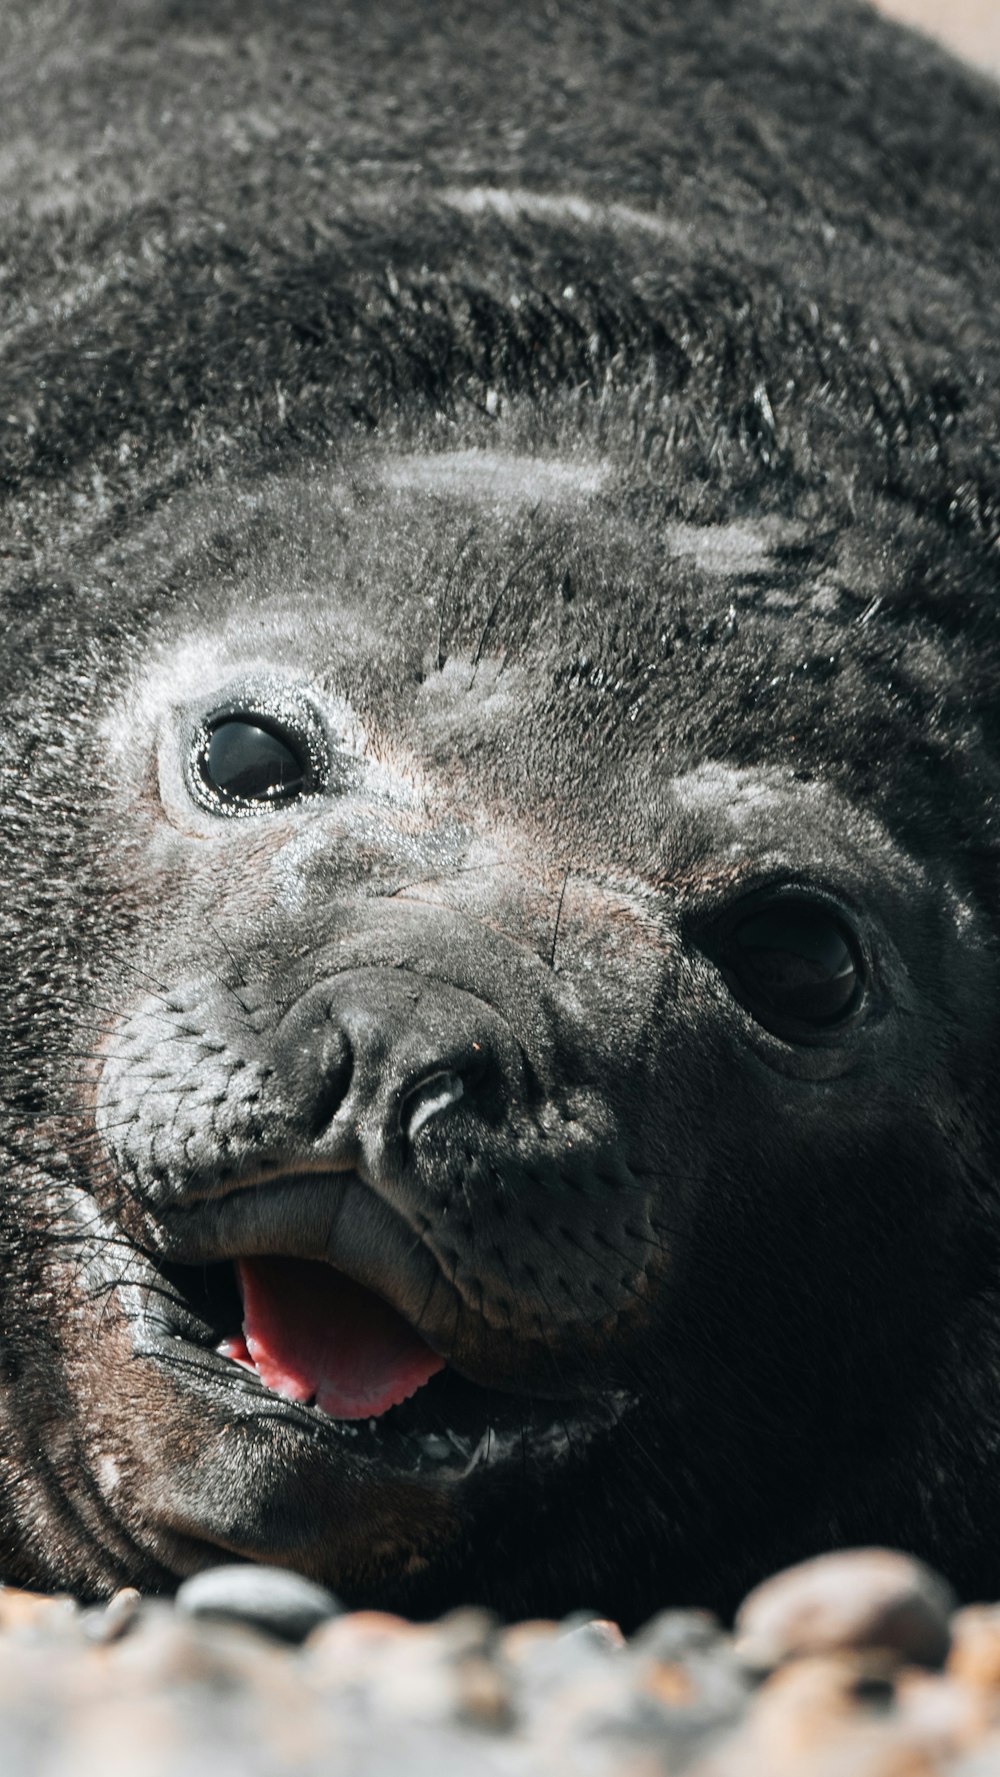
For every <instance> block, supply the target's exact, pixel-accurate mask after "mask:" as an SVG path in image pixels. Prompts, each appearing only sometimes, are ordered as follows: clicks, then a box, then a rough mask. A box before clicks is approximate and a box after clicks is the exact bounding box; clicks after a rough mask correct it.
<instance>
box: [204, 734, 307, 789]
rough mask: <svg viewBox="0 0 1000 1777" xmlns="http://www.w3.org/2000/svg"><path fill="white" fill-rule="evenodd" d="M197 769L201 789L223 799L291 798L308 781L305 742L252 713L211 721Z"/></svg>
mask: <svg viewBox="0 0 1000 1777" xmlns="http://www.w3.org/2000/svg"><path fill="white" fill-rule="evenodd" d="M198 775H199V777H200V779H201V783H202V785H203V787H204V789H205V790H207V791H208V792H209V794H210V795H211V796H212V797H214V798H216V799H217V800H218V801H219V802H221V803H223V804H228V805H230V806H233V805H235V806H237V807H246V805H247V804H248V803H251V804H252V803H274V802H290V801H291V800H292V799H293V798H294V797H296V796H301V795H303V794H304V793H305V791H306V790H307V789H308V788H309V787H310V785H309V776H310V771H309V759H308V755H307V753H306V750H305V748H301V749H300V748H299V747H298V746H297V745H296V742H295V738H294V736H292V735H289V734H278V733H277V732H276V731H275V730H274V729H273V728H271V727H269V726H265V725H264V722H263V720H262V718H261V717H260V716H258V715H256V714H254V715H252V716H251V715H245V716H244V715H232V716H227V717H225V718H224V719H223V720H221V721H218V722H216V723H215V724H214V725H213V726H212V727H210V728H209V729H208V731H207V733H206V735H205V737H204V740H203V742H202V744H201V747H200V749H199V755H198Z"/></svg>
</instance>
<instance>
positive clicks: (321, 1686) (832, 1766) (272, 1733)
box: [0, 1550, 1000, 1777]
mask: <svg viewBox="0 0 1000 1777" xmlns="http://www.w3.org/2000/svg"><path fill="white" fill-rule="evenodd" d="M0 1769H2V1770H3V1771H4V1772H10V1773H12V1777H14V1774H16V1777H67V1774H69V1773H72V1777H98V1774H100V1777H118V1774H119V1773H121V1777H126V1773H127V1774H128V1777H237V1774H239V1777H258V1774H259V1777H265V1774H266V1777H271V1773H289V1777H312V1774H313V1773H315V1774H316V1777H319V1773H323V1774H324V1777H328V1774H330V1773H333V1772H335V1773H337V1777H353V1774H354V1773H358V1774H359V1777H382V1774H383V1773H386V1774H388V1773H390V1772H392V1773H393V1774H394V1777H395V1774H396V1773H405V1774H406V1777H424V1774H425V1773H426V1777H472V1774H476V1777H478V1774H479V1773H482V1774H484V1777H494V1774H495V1777H508V1774H509V1777H522V1774H524V1777H529V1774H530V1777H534V1774H535V1773H538V1774H539V1777H540V1774H541V1773H543V1772H544V1773H545V1774H546V1777H551V1774H553V1773H558V1777H605V1774H606V1773H607V1774H610V1773H616V1774H620V1777H668V1774H673V1773H675V1772H683V1773H691V1774H692V1777H786V1774H787V1777H799V1774H800V1773H801V1774H802V1777H805V1774H806V1773H808V1777H927V1774H930V1773H937V1772H944V1773H954V1774H955V1777H994V1774H1000V1605H985V1606H977V1607H975V1608H967V1609H963V1610H957V1611H956V1610H955V1609H954V1608H953V1600H952V1599H951V1597H950V1595H949V1593H948V1589H947V1587H946V1586H945V1585H944V1583H943V1582H942V1581H941V1580H939V1579H938V1578H937V1577H936V1576H935V1575H933V1574H931V1573H929V1572H928V1571H927V1570H926V1569H925V1568H922V1567H920V1566H919V1565H918V1564H917V1563H915V1562H912V1561H910V1560H908V1559H907V1558H906V1557H904V1556H902V1555H896V1554H892V1553H889V1552H888V1551H884V1550H860V1551H856V1552H851V1553H847V1554H840V1555H829V1556H824V1557H823V1558H821V1559H820V1560H816V1561H811V1562H809V1563H807V1564H805V1565H804V1566H802V1567H799V1568H792V1569H790V1570H788V1571H787V1572H785V1573H782V1574H778V1575H776V1576H775V1577H774V1578H773V1579H771V1580H769V1581H767V1583H766V1584H765V1585H763V1586H761V1587H759V1588H758V1589H757V1591H756V1592H754V1593H752V1594H751V1595H750V1597H749V1598H748V1599H747V1600H746V1602H745V1604H744V1605H743V1607H742V1609H741V1611H740V1613H739V1616H738V1618H737V1621H736V1625H735V1630H734V1633H733V1634H728V1633H724V1632H723V1631H722V1629H721V1628H720V1626H719V1625H718V1624H717V1623H716V1622H715V1621H714V1620H713V1619H712V1618H711V1617H710V1616H707V1615H706V1614H704V1613H701V1612H697V1611H668V1612H665V1613H664V1614H663V1615H661V1616H659V1617H656V1618H654V1620H653V1621H652V1622H651V1623H649V1624H647V1625H646V1627H645V1628H644V1629H642V1630H641V1631H640V1632H639V1633H638V1634H636V1635H634V1636H633V1637H632V1638H631V1639H630V1640H627V1641H626V1640H625V1639H624V1638H623V1637H622V1635H621V1633H620V1631H619V1630H618V1629H617V1627H616V1626H615V1624H613V1623H609V1622H605V1621H601V1620H599V1619H595V1618H586V1617H581V1618H579V1619H570V1620H568V1621H566V1622H562V1623H553V1622H525V1623H518V1624H515V1625H513V1626H504V1625H501V1624H498V1623H497V1622H495V1621H494V1620H493V1619H492V1618H491V1617H489V1616H488V1615H487V1614H486V1613H483V1612H480V1611H476V1610H463V1611H457V1612H454V1613H452V1614H451V1615H450V1616H447V1617H444V1618H442V1619H441V1621H440V1622H437V1623H434V1624H431V1625H415V1624H412V1623H407V1622H404V1621H402V1620H401V1619H399V1618H396V1617H391V1616H385V1615H382V1614H381V1613H378V1612H372V1611H358V1612H344V1611H342V1610H341V1609H340V1608H339V1606H338V1605H337V1603H336V1601H335V1600H334V1599H332V1598H331V1597H330V1596H329V1594H328V1593H325V1592H323V1591H321V1590H320V1589H319V1588H317V1587H315V1586H313V1585H311V1584H310V1583H309V1582H308V1581H306V1580H302V1579H299V1578H297V1577H296V1576H295V1575H292V1574H288V1573H285V1572H282V1571H279V1570H277V1569H268V1568H257V1567H243V1566H230V1567H222V1568H215V1569H213V1570H212V1571H211V1572H209V1573H205V1574H201V1575H199V1576H198V1577H197V1578H196V1579H193V1580H189V1581H188V1582H186V1584H185V1585H184V1586H182V1587H181V1590H180V1593H179V1594H178V1597H177V1599H176V1600H175V1601H166V1600H162V1599H152V1598H149V1599H147V1598H142V1597H140V1596H139V1594H138V1593H137V1592H132V1591H123V1592H119V1593H118V1594H117V1596H116V1597H115V1598H113V1599H112V1600H111V1602H110V1603H109V1604H108V1605H106V1606H101V1607H99V1608H96V1609H81V1608H80V1607H79V1606H77V1605H76V1604H75V1603H74V1602H73V1601H72V1600H71V1599H65V1598H50V1597H41V1596H37V1595H35V1594H31V1593H27V1592H19V1591H15V1590H13V1589H9V1588H8V1589H2V1588H0Z"/></svg>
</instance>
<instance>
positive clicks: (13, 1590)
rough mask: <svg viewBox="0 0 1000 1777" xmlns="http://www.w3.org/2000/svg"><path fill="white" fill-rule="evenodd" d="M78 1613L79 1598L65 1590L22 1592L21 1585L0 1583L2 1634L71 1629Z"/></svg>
mask: <svg viewBox="0 0 1000 1777" xmlns="http://www.w3.org/2000/svg"><path fill="white" fill-rule="evenodd" d="M78 1614H79V1605H78V1604H77V1602H76V1600H75V1598H70V1597H68V1596H66V1595H65V1594H64V1593H61V1592H58V1593H52V1594H46V1593H44V1592H22V1591H21V1590H20V1589H19V1588H18V1587H17V1586H3V1585H0V1633H3V1634H7V1633H10V1632H12V1631H13V1632H18V1631H21V1630H29V1631H30V1630H50V1629H51V1630H53V1631H55V1632H56V1633H57V1634H58V1633H60V1632H62V1631H64V1630H65V1629H68V1628H71V1627H72V1626H73V1625H74V1619H75V1618H76V1617H77V1616H78Z"/></svg>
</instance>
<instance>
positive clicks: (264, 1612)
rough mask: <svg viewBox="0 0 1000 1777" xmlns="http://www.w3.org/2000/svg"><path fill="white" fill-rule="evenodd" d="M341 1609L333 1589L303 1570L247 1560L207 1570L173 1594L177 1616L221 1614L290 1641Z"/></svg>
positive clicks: (304, 1636) (305, 1633)
mask: <svg viewBox="0 0 1000 1777" xmlns="http://www.w3.org/2000/svg"><path fill="white" fill-rule="evenodd" d="M341 1608H342V1607H341V1605H340V1604H339V1603H338V1602H337V1600H336V1598H334V1596H333V1593H332V1592H328V1591H327V1590H326V1588H325V1587H324V1586H317V1585H316V1584H315V1583H314V1582H313V1581H312V1580H307V1579H305V1578H304V1577H303V1576H302V1574H299V1573H292V1572H290V1571H289V1569H288V1568H285V1567H262V1566H258V1565H257V1564H256V1563H249V1562H248V1563H246V1564H245V1565H243V1564H240V1565H236V1564H233V1565H228V1566H225V1567H209V1568H206V1570H205V1572H204V1573H197V1574H195V1575H194V1577H193V1578H192V1579H189V1580H185V1581H184V1583H183V1585H182V1586H181V1587H180V1588H179V1589H178V1593H177V1609H178V1610H179V1611H180V1612H181V1613H182V1615H185V1616H190V1617H225V1618H228V1619H229V1620H230V1621H233V1622H238V1623H248V1624H249V1625H250V1626H251V1627H252V1628H254V1629H261V1630H264V1631H265V1633H267V1634H269V1635H277V1636H278V1637H279V1639H280V1640H282V1641H292V1642H300V1641H304V1640H305V1638H306V1636H307V1635H309V1634H310V1633H311V1631H312V1630H314V1629H315V1628H317V1627H318V1625H319V1624H320V1623H323V1622H327V1621H328V1620H329V1619H330V1618H331V1617H335V1616H337V1615H338V1614H339V1613H340V1611H341Z"/></svg>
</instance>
